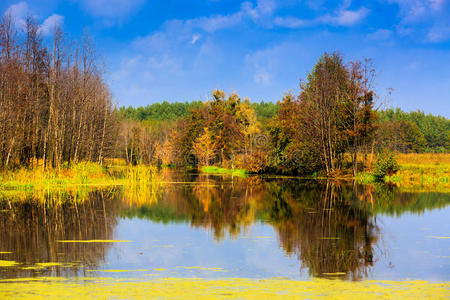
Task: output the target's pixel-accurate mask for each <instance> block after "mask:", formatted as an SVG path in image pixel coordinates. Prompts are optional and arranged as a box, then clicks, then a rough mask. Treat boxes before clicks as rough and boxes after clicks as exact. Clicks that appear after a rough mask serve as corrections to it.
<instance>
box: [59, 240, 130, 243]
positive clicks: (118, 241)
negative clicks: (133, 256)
mask: <svg viewBox="0 0 450 300" xmlns="http://www.w3.org/2000/svg"><path fill="white" fill-rule="evenodd" d="M56 242H57V243H131V242H132V241H130V240H57V241H56Z"/></svg>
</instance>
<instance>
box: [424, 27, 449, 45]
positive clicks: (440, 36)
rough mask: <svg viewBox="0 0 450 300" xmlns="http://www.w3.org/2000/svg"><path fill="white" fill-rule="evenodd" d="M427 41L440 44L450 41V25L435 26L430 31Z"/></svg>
mask: <svg viewBox="0 0 450 300" xmlns="http://www.w3.org/2000/svg"><path fill="white" fill-rule="evenodd" d="M426 40H427V41H428V42H431V43H440V42H446V41H448V40H450V25H442V24H439V25H435V26H433V27H431V29H430V30H429V31H428V34H427V37H426Z"/></svg>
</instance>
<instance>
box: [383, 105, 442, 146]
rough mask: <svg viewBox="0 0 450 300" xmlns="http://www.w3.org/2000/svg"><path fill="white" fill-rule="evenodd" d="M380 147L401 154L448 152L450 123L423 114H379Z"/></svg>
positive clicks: (399, 110) (389, 112) (389, 111)
mask: <svg viewBox="0 0 450 300" xmlns="http://www.w3.org/2000/svg"><path fill="white" fill-rule="evenodd" d="M378 116H379V129H378V139H377V140H378V143H379V146H380V147H388V148H390V149H391V150H393V151H399V152H448V150H449V149H450V120H449V119H447V118H445V117H441V116H433V115H431V114H428V115H426V114H424V112H422V111H413V112H409V113H407V112H404V111H402V110H401V109H399V108H397V109H395V110H394V109H388V110H384V111H380V112H378Z"/></svg>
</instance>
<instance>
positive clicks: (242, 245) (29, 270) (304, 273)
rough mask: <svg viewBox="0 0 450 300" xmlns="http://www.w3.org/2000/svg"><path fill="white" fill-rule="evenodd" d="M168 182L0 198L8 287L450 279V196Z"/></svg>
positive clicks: (304, 185) (343, 187) (225, 179)
mask: <svg viewBox="0 0 450 300" xmlns="http://www.w3.org/2000/svg"><path fill="white" fill-rule="evenodd" d="M164 176H165V181H166V182H167V183H166V184H165V185H164V188H163V189H162V190H161V191H153V192H152V191H145V192H142V191H141V192H139V191H127V190H123V189H121V188H109V189H104V190H84V191H81V192H80V191H77V192H73V191H67V192H59V193H54V194H45V193H43V194H41V195H29V194H15V193H3V194H2V195H1V196H0V199H1V200H0V261H2V262H3V264H2V263H0V278H3V279H4V278H16V277H35V276H65V277H71V278H75V277H91V276H101V277H106V276H107V277H111V276H113V277H125V278H138V277H139V278H159V277H201V278H223V277H246V278H267V277H287V278H292V279H308V278H312V277H328V278H329V277H333V278H335V277H338V278H342V279H345V280H364V279H395V280H401V279H425V280H431V281H448V280H450V239H449V238H448V237H450V221H449V220H450V194H439V193H423V194H418V193H416V194H411V193H401V192H399V191H398V190H396V189H393V188H389V187H384V186H374V187H363V186H358V185H352V184H348V183H334V184H333V183H330V182H328V183H327V182H325V181H321V182H312V181H305V180H300V179H292V178H259V177H250V178H245V179H243V178H236V177H230V176H213V175H199V174H195V173H181V172H167V173H166V174H165V175H164ZM75 198H76V199H75ZM74 200H76V201H74ZM74 203H76V204H74ZM445 237H447V238H445ZM67 240H108V241H109V242H105V241H103V242H99V241H97V242H90V243H78V242H77V243H73V242H71V243H67V242H62V241H67ZM111 240H116V242H111ZM11 262H16V264H14V265H12V263H11ZM42 263H47V264H42Z"/></svg>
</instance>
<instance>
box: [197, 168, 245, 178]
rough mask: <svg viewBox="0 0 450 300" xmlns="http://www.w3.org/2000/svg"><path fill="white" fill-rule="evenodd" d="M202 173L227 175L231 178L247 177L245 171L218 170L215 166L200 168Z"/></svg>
mask: <svg viewBox="0 0 450 300" xmlns="http://www.w3.org/2000/svg"><path fill="white" fill-rule="evenodd" d="M201 170H202V172H203V173H209V174H228V175H233V176H239V177H246V176H247V175H248V173H247V171H246V170H243V169H226V168H219V167H215V166H205V167H202V168H201Z"/></svg>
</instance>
